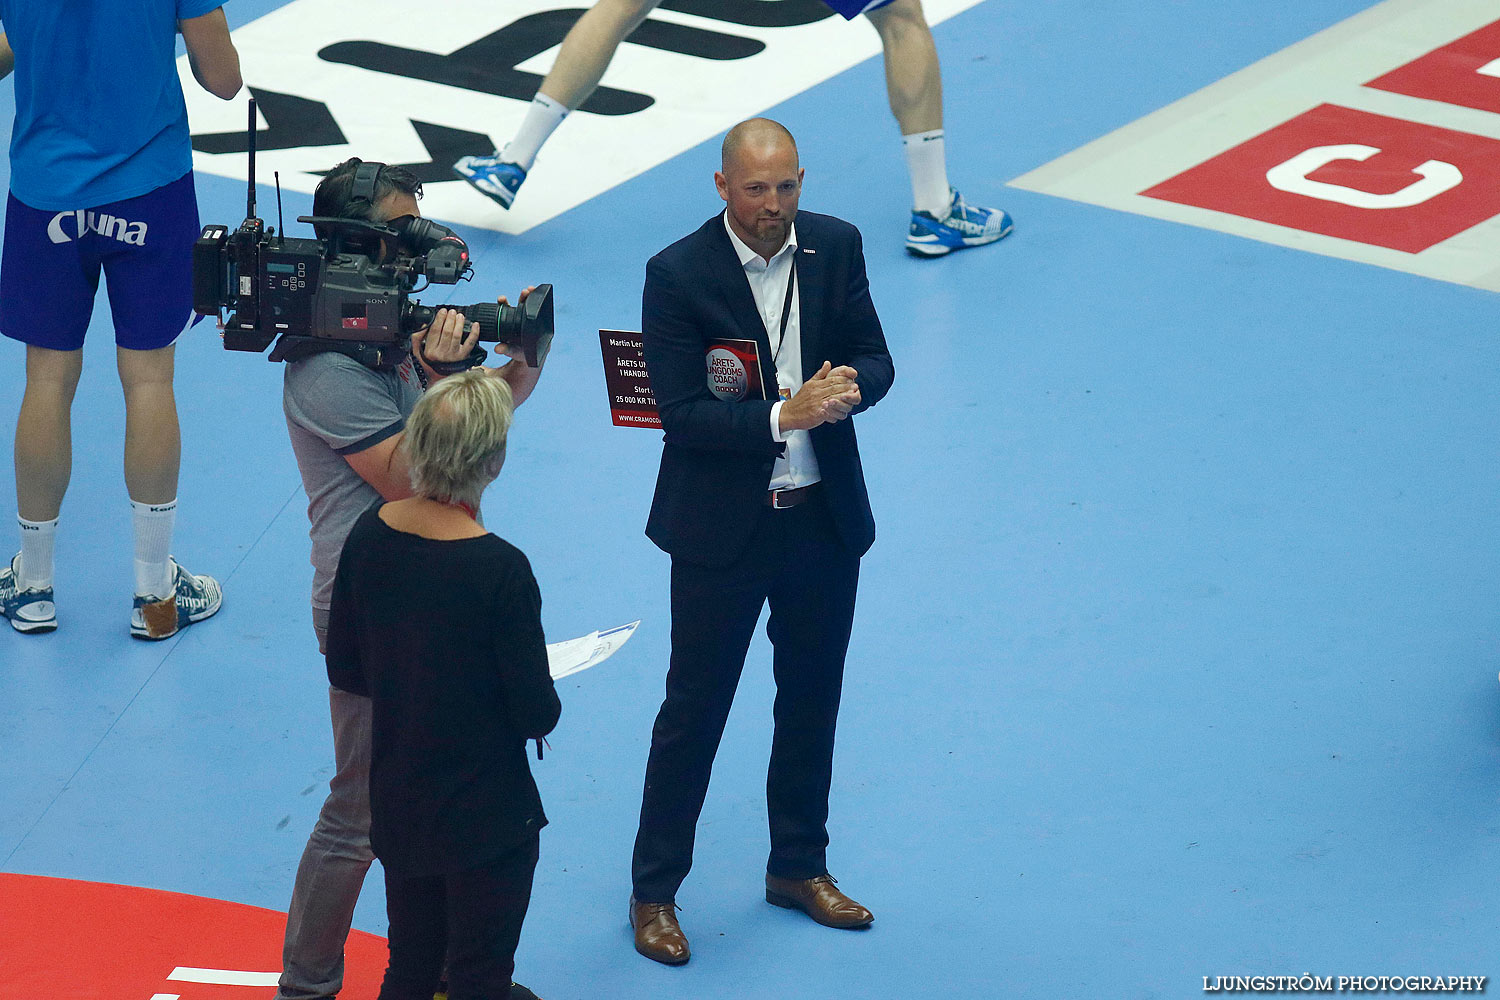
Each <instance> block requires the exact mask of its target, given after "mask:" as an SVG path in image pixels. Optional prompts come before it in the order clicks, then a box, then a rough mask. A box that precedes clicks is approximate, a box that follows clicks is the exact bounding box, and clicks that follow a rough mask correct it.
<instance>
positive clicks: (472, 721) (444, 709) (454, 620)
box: [328, 370, 561, 1000]
mask: <svg viewBox="0 0 1500 1000" xmlns="http://www.w3.org/2000/svg"><path fill="white" fill-rule="evenodd" d="M510 400H511V396H510V392H509V388H508V387H507V386H506V384H505V382H504V381H503V380H501V379H497V378H493V377H490V376H488V375H486V374H484V373H483V371H482V370H475V371H470V372H465V373H463V374H459V375H453V376H449V377H448V378H445V379H443V380H442V381H440V382H438V383H437V384H436V385H434V386H433V388H432V389H431V390H430V391H429V392H428V393H427V394H426V395H425V396H424V397H423V398H422V400H421V401H420V402H419V403H418V404H417V406H416V408H415V409H414V410H413V411H412V415H411V418H410V420H409V421H408V422H407V427H406V432H405V440H404V441H403V444H402V446H403V447H405V448H406V449H407V451H408V465H409V467H410V469H411V476H412V488H413V491H414V492H415V493H416V496H413V497H411V498H410V499H406V500H397V501H395V502H393V503H387V504H382V505H378V506H376V507H373V508H371V509H370V510H369V511H366V512H365V514H364V515H363V516H362V517H361V518H360V520H359V522H358V523H357V524H356V525H355V526H354V529H353V530H352V531H351V532H350V534H349V539H348V541H347V542H345V544H344V551H343V555H342V557H341V558H340V561H339V568H338V574H337V576H336V578H335V581H334V589H333V602H332V609H331V611H330V615H329V626H328V678H329V680H330V681H331V682H332V683H333V685H334V686H335V687H339V688H342V689H344V690H346V691H352V692H354V693H356V694H362V695H368V696H369V697H370V699H371V701H372V703H373V709H374V731H373V735H372V751H373V757H372V763H371V769H370V842H371V845H372V846H373V848H374V851H375V855H376V856H377V857H378V858H380V860H381V863H382V865H383V866H384V868H385V877H386V907H387V912H388V915H389V917H390V951H391V958H390V965H389V967H388V968H387V969H386V974H385V982H384V984H383V985H382V987H381V990H380V1000H431V997H432V995H433V992H434V990H435V988H436V987H437V985H438V981H439V978H440V977H441V975H442V969H443V961H444V956H445V954H446V955H447V956H448V987H449V993H448V995H449V998H450V1000H507V998H509V997H510V996H511V995H512V994H511V985H512V984H511V975H512V973H513V971H514V968H515V964H514V959H515V949H516V944H517V942H518V941H519V939H520V934H521V922H522V920H523V919H524V918H525V915H526V907H527V905H528V903H529V902H530V899H531V884H532V875H533V872H534V871H535V868H536V862H537V847H538V836H537V833H538V831H539V830H540V829H541V828H542V827H543V826H545V825H546V823H547V817H546V816H545V815H544V814H543V812H542V803H541V798H540V796H539V795H538V794H537V789H536V783H535V781H533V780H532V777H531V769H530V766H529V764H528V763H527V760H526V741H527V740H528V739H532V738H539V737H541V736H543V735H545V734H547V733H548V732H551V730H552V727H553V726H555V725H556V724H557V718H558V715H559V713H560V712H561V704H560V702H559V701H558V698H557V693H556V691H555V690H554V688H553V685H552V678H551V677H550V676H549V674H548V672H547V650H546V645H545V642H544V640H543V636H542V623H541V595H540V593H539V592H538V590H537V584H536V578H535V577H534V576H533V575H532V572H531V565H530V564H529V563H528V562H527V561H526V557H525V555H523V554H522V553H521V551H520V550H519V549H517V548H516V547H515V546H513V545H511V544H509V543H508V542H506V541H504V540H502V539H500V538H498V537H496V536H495V535H492V534H489V533H488V532H486V531H485V530H484V528H482V527H481V526H480V524H479V522H478V517H477V515H478V506H479V497H480V494H481V493H482V492H483V491H484V488H485V487H486V486H487V485H488V484H489V483H490V482H491V481H493V480H494V478H495V476H496V475H497V474H498V473H499V471H500V466H501V464H502V463H503V462H504V460H505V436H506V432H507V431H508V429H509V426H510V416H511V402H510ZM523 990H524V987H519V988H517V991H516V995H517V996H529V995H530V993H529V991H526V992H522V991H523Z"/></svg>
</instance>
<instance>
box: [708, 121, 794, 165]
mask: <svg viewBox="0 0 1500 1000" xmlns="http://www.w3.org/2000/svg"><path fill="white" fill-rule="evenodd" d="M788 149H789V150H790V151H791V154H792V159H793V160H795V159H796V158H797V140H796V139H793V138H792V133H790V132H788V131H787V128H786V126H785V125H783V124H781V123H780V122H775V121H772V120H771V119H769V118H751V119H749V120H748V121H742V122H740V123H739V124H738V125H736V126H735V127H734V128H732V129H730V130H729V132H728V134H727V135H725V136H724V146H723V148H722V150H721V151H720V161H719V162H720V169H721V170H723V171H724V173H726V174H731V173H734V172H735V169H736V168H737V167H739V165H740V163H741V161H742V160H743V159H744V158H745V156H746V155H757V154H758V155H767V154H774V153H778V152H782V151H783V150H788Z"/></svg>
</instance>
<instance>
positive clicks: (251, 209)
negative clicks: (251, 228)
mask: <svg viewBox="0 0 1500 1000" xmlns="http://www.w3.org/2000/svg"><path fill="white" fill-rule="evenodd" d="M245 139H246V141H247V142H248V146H247V147H246V148H247V149H248V150H249V153H250V182H249V185H248V189H247V190H246V192H245V218H247V219H253V218H255V98H253V97H252V98H250V126H249V128H248V129H247V130H246V134H245Z"/></svg>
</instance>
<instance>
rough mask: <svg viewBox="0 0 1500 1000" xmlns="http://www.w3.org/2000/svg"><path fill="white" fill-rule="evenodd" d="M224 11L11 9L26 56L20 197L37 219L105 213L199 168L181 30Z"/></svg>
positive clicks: (98, 1) (2, 12)
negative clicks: (45, 213) (101, 209)
mask: <svg viewBox="0 0 1500 1000" xmlns="http://www.w3.org/2000/svg"><path fill="white" fill-rule="evenodd" d="M222 5H223V0H128V2H127V0H66V2H59V0H0V23H3V26H4V30H5V33H6V36H7V38H8V39H9V41H10V47H11V49H12V50H13V51H14V52H15V54H16V69H15V80H16V122H15V131H14V132H13V133H12V135H11V141H10V189H11V193H13V194H14V195H15V196H16V197H17V198H19V199H20V200H21V201H22V202H24V203H26V204H27V205H30V206H31V207H32V208H40V209H48V210H54V211H58V210H64V211H65V210H69V209H79V208H95V207H97V206H100V205H105V204H108V203H110V202H113V201H121V200H123V199H125V198H134V197H137V196H138V195H143V194H145V193H147V192H148V191H154V190H155V189H157V188H159V187H161V186H162V185H164V184H170V183H171V182H172V181H175V180H176V179H177V178H179V177H181V176H182V175H183V174H185V173H187V172H188V171H189V170H191V169H192V168H193V154H192V146H191V140H190V137H189V135H188V125H187V106H186V105H185V104H184V103H183V100H182V85H181V83H179V82H178V79H177V58H176V50H177V22H178V20H179V19H181V20H187V19H189V18H194V17H201V16H202V15H204V14H207V13H209V12H210V11H212V10H215V9H216V8H218V7H220V6H222Z"/></svg>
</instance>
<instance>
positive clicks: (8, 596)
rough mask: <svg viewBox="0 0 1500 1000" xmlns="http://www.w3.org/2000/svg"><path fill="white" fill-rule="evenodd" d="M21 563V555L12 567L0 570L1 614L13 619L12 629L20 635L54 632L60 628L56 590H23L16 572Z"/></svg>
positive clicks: (11, 620)
mask: <svg viewBox="0 0 1500 1000" xmlns="http://www.w3.org/2000/svg"><path fill="white" fill-rule="evenodd" d="M20 562H21V554H20V553H19V552H18V553H16V555H15V557H14V558H12V559H11V561H10V565H9V566H7V567H6V568H5V569H0V615H3V616H4V617H6V618H8V619H10V627H11V628H13V629H15V630H16V631H17V632H51V631H52V630H53V629H55V628H57V605H56V604H54V603H53V601H52V588H51V587H33V588H30V589H27V590H23V589H21V586H20V584H19V583H18V582H17V581H18V579H19V574H18V573H17V570H16V567H17V566H18V565H19V564H20Z"/></svg>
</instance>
